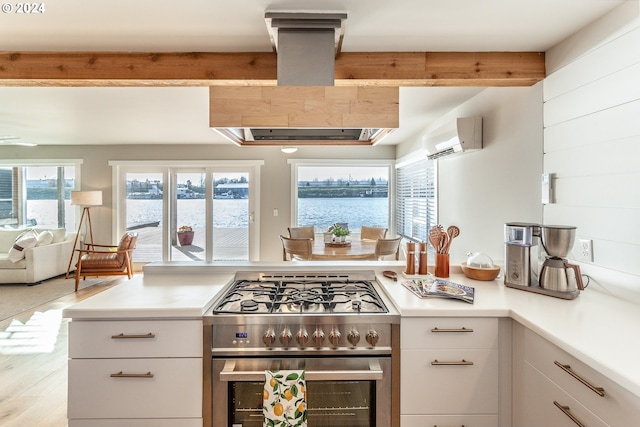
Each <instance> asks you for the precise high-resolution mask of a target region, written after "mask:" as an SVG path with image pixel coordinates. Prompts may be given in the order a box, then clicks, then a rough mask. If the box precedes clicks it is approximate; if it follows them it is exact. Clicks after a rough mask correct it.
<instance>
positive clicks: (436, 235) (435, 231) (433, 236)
mask: <svg viewBox="0 0 640 427" xmlns="http://www.w3.org/2000/svg"><path fill="white" fill-rule="evenodd" d="M440 234H441V230H440V228H438V226H437V225H434V226H433V227H431V230H429V243H431V246H433V250H434V251H436V253H437V252H438V250H439V248H440Z"/></svg>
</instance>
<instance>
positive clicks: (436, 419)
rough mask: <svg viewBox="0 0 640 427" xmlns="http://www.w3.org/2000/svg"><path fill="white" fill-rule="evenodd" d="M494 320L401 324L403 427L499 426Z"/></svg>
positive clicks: (413, 320)
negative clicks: (449, 426)
mask: <svg viewBox="0 0 640 427" xmlns="http://www.w3.org/2000/svg"><path fill="white" fill-rule="evenodd" d="M498 337H499V333H498V319H495V318H406V319H402V321H401V342H400V346H401V356H400V357H401V362H400V369H401V384H400V389H401V394H400V396H401V402H400V414H401V425H402V426H403V427H411V426H418V425H420V426H423V425H443V426H445V425H463V424H464V425H477V426H485V425H492V426H496V425H499V423H498V411H499V392H498V391H499V390H498V385H499V376H500V370H499V360H500V351H499V348H498V343H499V339H498Z"/></svg>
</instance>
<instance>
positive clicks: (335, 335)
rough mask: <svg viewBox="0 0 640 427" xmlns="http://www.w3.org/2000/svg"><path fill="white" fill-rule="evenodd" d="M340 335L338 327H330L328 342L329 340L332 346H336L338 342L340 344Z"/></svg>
mask: <svg viewBox="0 0 640 427" xmlns="http://www.w3.org/2000/svg"><path fill="white" fill-rule="evenodd" d="M341 336H342V335H341V334H340V331H339V330H338V329H331V332H329V342H331V344H332V345H333V346H334V347H337V346H338V344H340V337H341Z"/></svg>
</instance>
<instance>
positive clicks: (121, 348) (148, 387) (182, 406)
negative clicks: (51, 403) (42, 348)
mask: <svg viewBox="0 0 640 427" xmlns="http://www.w3.org/2000/svg"><path fill="white" fill-rule="evenodd" d="M202 327H203V326H202V321H201V320H104V321H99V320H87V321H83V320H73V321H72V322H70V324H69V357H70V359H69V398H68V417H69V427H76V426H78V427H79V426H82V427H120V426H122V427H124V426H127V427H128V426H131V427H138V426H139V427H143V426H163V425H166V426H169V425H170V426H172V427H195V426H196V425H197V426H202V387H203V383H202V375H203V365H202V363H203V352H202Z"/></svg>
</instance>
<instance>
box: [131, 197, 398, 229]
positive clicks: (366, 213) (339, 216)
mask: <svg viewBox="0 0 640 427" xmlns="http://www.w3.org/2000/svg"><path fill="white" fill-rule="evenodd" d="M388 205H389V200H388V199H387V198H363V197H352V198H340V199H333V198H317V199H298V224H299V225H312V224H313V225H315V227H316V231H318V232H321V231H324V230H326V229H327V228H328V227H329V226H330V225H332V224H334V223H336V222H348V223H349V228H351V229H352V230H357V229H359V228H360V227H361V226H362V225H368V226H379V227H388V224H387V218H388ZM161 219H162V200H127V224H144V223H151V222H154V221H160V220H161ZM204 222H205V214H204V200H202V199H194V200H192V199H180V200H178V220H177V224H178V226H181V225H190V226H191V227H194V228H204V225H205V224H204ZM248 222H249V212H248V203H247V200H243V199H240V200H238V199H228V200H227V199H222V200H214V201H213V225H214V227H216V228H244V227H247V226H248Z"/></svg>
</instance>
